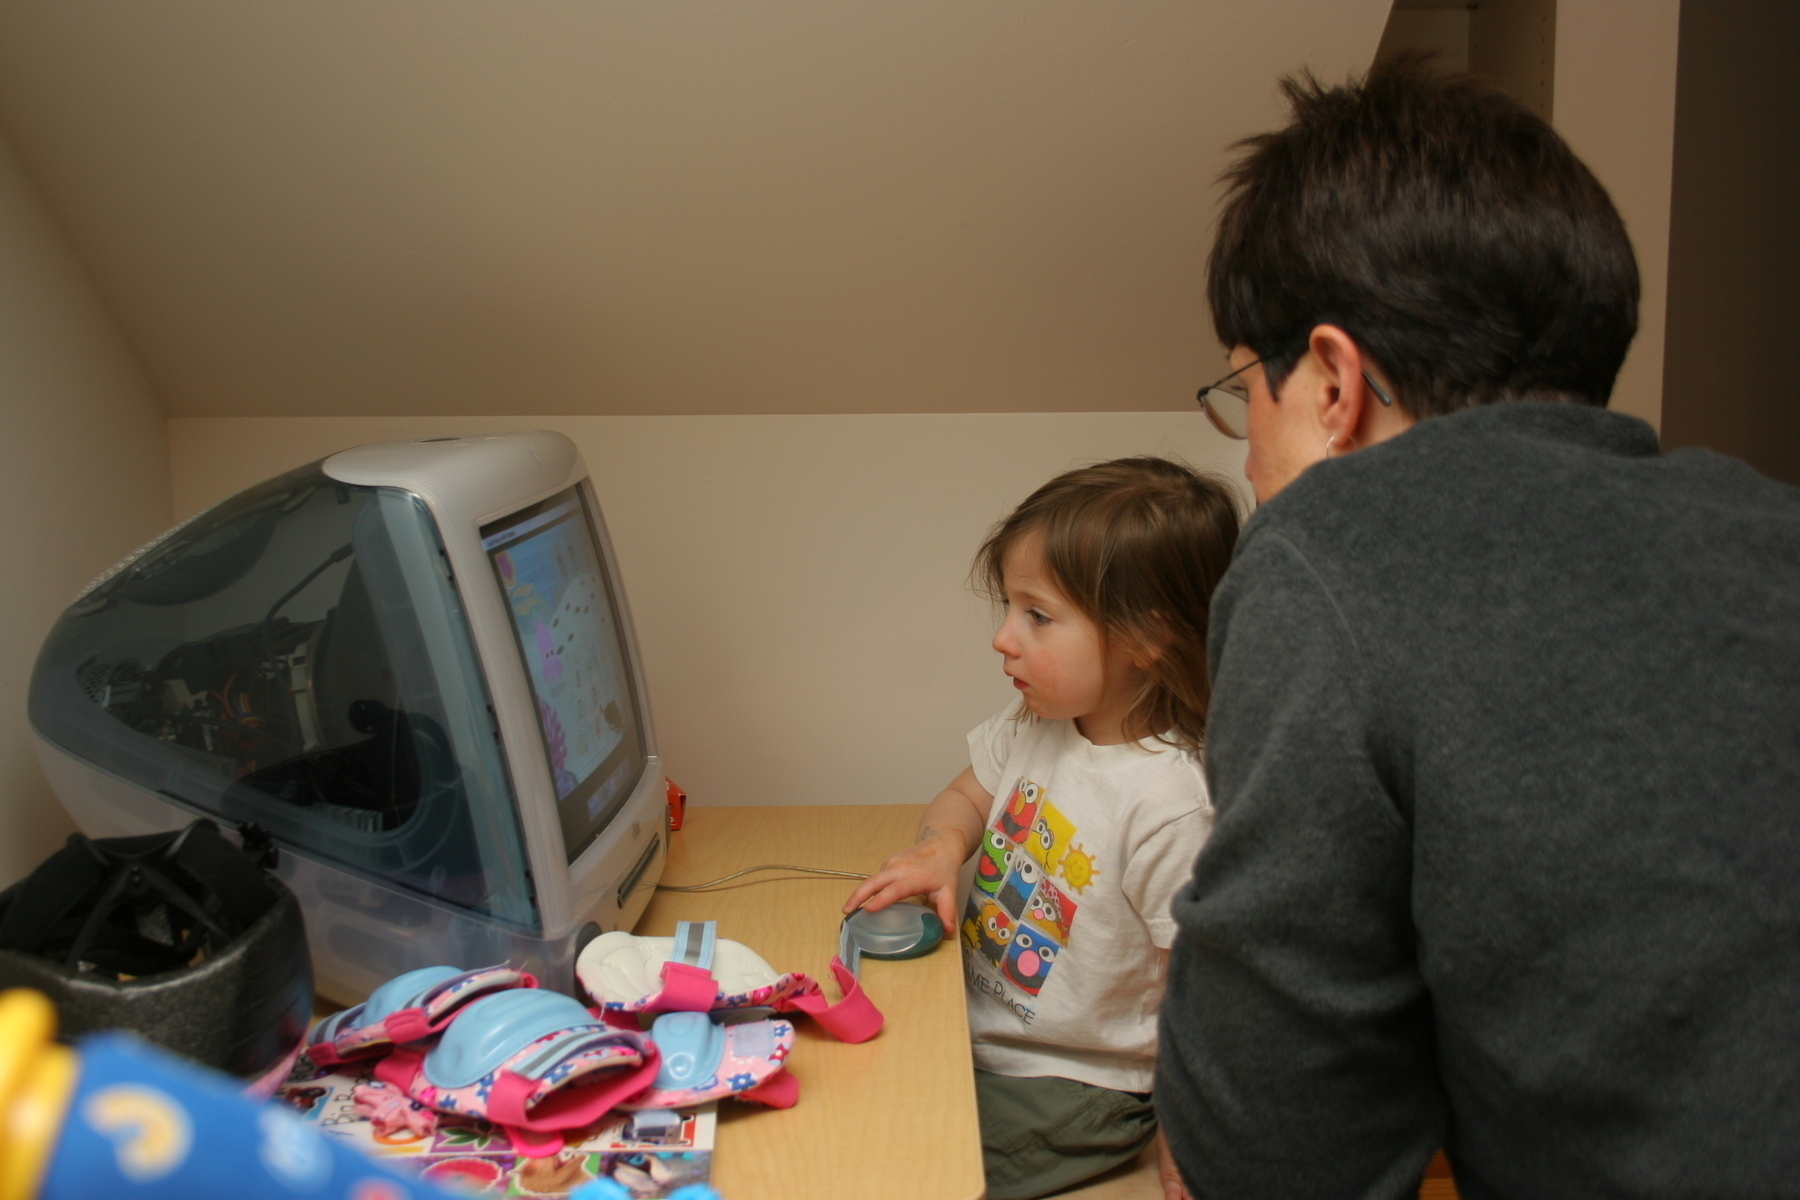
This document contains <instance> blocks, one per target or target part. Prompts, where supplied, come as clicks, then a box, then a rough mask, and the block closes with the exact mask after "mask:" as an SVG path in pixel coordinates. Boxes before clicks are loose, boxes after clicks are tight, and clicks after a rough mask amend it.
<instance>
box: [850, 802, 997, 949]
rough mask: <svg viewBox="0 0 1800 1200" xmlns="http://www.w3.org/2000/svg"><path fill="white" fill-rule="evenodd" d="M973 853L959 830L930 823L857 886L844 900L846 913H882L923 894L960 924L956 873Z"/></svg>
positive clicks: (951, 924)
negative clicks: (957, 917) (891, 905)
mask: <svg viewBox="0 0 1800 1200" xmlns="http://www.w3.org/2000/svg"><path fill="white" fill-rule="evenodd" d="M968 856H969V854H968V846H967V845H966V844H965V842H964V835H963V833H962V832H961V831H960V830H956V829H939V828H935V827H933V826H926V827H925V828H924V829H921V830H920V831H919V840H918V841H916V842H914V843H913V844H912V845H910V846H908V847H906V848H905V849H903V850H896V851H895V852H894V853H892V854H890V855H888V856H887V859H886V861H884V862H883V863H882V864H881V867H880V869H878V870H877V871H876V872H875V873H874V874H873V875H871V876H869V877H868V878H867V879H865V880H863V881H862V882H861V883H860V884H858V885H857V887H856V890H855V891H853V892H851V893H850V899H848V900H846V901H845V902H844V911H845V912H846V913H851V912H855V911H856V910H857V909H858V908H866V909H868V910H869V911H870V912H880V911H881V910H882V909H884V908H886V907H887V906H888V905H890V904H893V903H894V902H895V901H898V900H905V899H906V898H908V897H909V896H923V897H925V899H926V900H927V901H928V902H929V903H930V905H931V907H932V909H933V910H934V911H936V913H937V915H938V917H939V919H941V920H942V921H943V922H944V928H945V929H954V928H955V927H956V876H957V871H958V869H959V868H960V867H961V866H962V863H963V860H964V859H965V858H967V857H968Z"/></svg>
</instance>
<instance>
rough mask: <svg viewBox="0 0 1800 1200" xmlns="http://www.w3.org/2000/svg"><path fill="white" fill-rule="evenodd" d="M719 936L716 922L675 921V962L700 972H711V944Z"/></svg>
mask: <svg viewBox="0 0 1800 1200" xmlns="http://www.w3.org/2000/svg"><path fill="white" fill-rule="evenodd" d="M718 935H719V923H718V922H717V921H677V922H676V923H675V961H677V962H684V963H686V964H687V965H688V966H690V967H699V968H700V969H701V970H702V971H710V970H712V964H713V943H714V942H715V941H717V939H718Z"/></svg>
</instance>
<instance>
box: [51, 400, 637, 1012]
mask: <svg viewBox="0 0 1800 1200" xmlns="http://www.w3.org/2000/svg"><path fill="white" fill-rule="evenodd" d="M30 715H31V723H32V727H33V730H34V733H35V735H36V738H37V744H38V749H39V759H40V761H41V762H42V764H43V767H44V771H45V773H46V775H47V776H48V777H49V779H50V782H51V785H52V787H53V788H54V789H55V791H56V793H57V795H58V797H59V798H60V799H61V801H62V803H63V805H64V806H65V807H66V808H67V809H68V810H69V812H70V814H71V815H72V816H73V817H74V818H75V820H76V822H77V824H79V825H80V826H81V828H82V829H83V830H84V831H85V832H87V833H88V834H90V835H92V836H111V835H118V834H135V833H144V832H149V831H152V830H160V829H171V828H176V827H178V826H181V825H183V824H186V823H187V822H188V821H190V820H192V819H193V817H194V816H196V815H203V816H210V817H213V818H215V819H217V820H218V821H219V823H220V824H221V825H222V826H224V827H226V828H228V829H236V828H239V827H241V826H243V825H245V824H247V823H252V822H253V823H255V824H256V825H259V826H261V827H262V828H263V829H264V830H266V831H267V832H268V833H269V834H270V835H271V836H272V838H273V840H274V842H275V844H276V846H277V848H278V851H279V864H278V867H277V873H278V874H279V875H280V876H281V877H282V878H283V879H284V880H285V881H286V882H287V883H288V885H289V886H290V887H292V888H293V889H294V891H295V892H296V893H297V894H298V895H299V896H300V898H301V902H302V905H303V907H304V909H305V913H306V921H307V932H308V940H309V942H310V944H311V947H312V953H313V960H314V971H315V975H316V977H317V985H318V988H319V990H320V992H321V993H322V994H324V995H326V996H328V997H330V998H332V999H334V1000H338V1001H340V1002H345V1003H349V1002H354V1001H356V1000H358V999H360V998H361V997H362V996H364V995H366V994H367V993H368V992H369V991H370V990H371V989H372V988H374V987H375V986H377V985H378V984H380V983H382V982H383V981H385V980H387V979H389V978H391V977H393V976H394V975H397V974H399V973H401V972H402V971H406V970H410V969H412V968H415V967H421V966H432V965H437V964H441V963H444V964H452V965H458V966H479V965H483V964H487V963H495V962H501V961H506V960H510V961H512V962H514V963H519V964H522V965H525V966H527V967H529V969H531V970H532V971H533V972H535V973H537V974H538V975H539V977H540V978H541V979H542V980H543V982H544V984H545V985H546V986H550V987H555V988H558V989H560V990H564V991H569V990H572V987H573V962H574V956H575V955H576V954H577V953H578V952H579V951H580V948H581V946H582V945H585V943H586V941H587V940H588V939H590V938H592V937H594V936H597V935H598V934H599V933H602V932H605V931H608V930H612V929H629V928H630V927H631V925H632V924H633V923H634V922H635V921H636V920H637V918H638V916H639V915H640V914H641V913H642V911H643V909H644V906H645V904H646V903H648V900H649V897H650V894H651V892H652V890H653V889H654V885H655V883H656V880H657V879H658V878H659V876H660V874H661V871H662V864H663V859H664V856H665V854H666V833H665V828H666V801H665V781H664V778H663V774H662V769H661V764H660V761H659V760H658V758H657V756H656V743H655V735H654V730H653V728H652V725H651V720H650V708H649V704H648V702H647V699H646V695H645V688H644V675H643V669H642V664H641V662H640V660H639V656H638V649H637V639H636V637H635V635H634V633H633V630H632V625H631V616H630V611H629V608H628V606H627V604H626V599H625V592H624V588H623V586H622V583H621V581H620V576H619V571H618V566H617V562H616V559H615V557H614V555H613V549H612V545H611V542H610V540H609V539H608V537H607V535H606V528H605V525H604V523H603V521H602V520H601V516H600V510H599V506H598V504H597V503H596V502H595V499H594V493H593V487H592V484H591V482H590V480H589V479H588V476H587V470H586V468H585V466H584V465H583V463H582V461H581V456H580V453H579V452H578V451H577V450H576V448H575V446H574V444H573V443H572V442H570V441H569V440H568V439H567V438H565V437H563V436H562V435H560V434H555V433H545V432H533V433H513V434H501V435H495V436H490V437H472V438H447V439H427V440H423V441H412V442H389V443H382V444H378V445H370V446H361V447H358V448H356V449H353V450H346V451H344V452H342V453H339V454H334V455H332V456H330V457H329V458H326V459H323V460H321V461H319V462H317V463H313V464H310V465H309V466H306V467H301V468H299V469H297V470H295V471H291V472H289V473H288V474H286V475H283V476H281V477H279V478H277V479H273V480H270V481H268V482H267V483H264V484H261V485H259V486H258V487H255V488H251V489H249V490H247V491H245V492H241V493H239V494H238V495H236V496H234V497H232V498H231V499H229V500H226V501H224V502H222V503H221V504H219V505H216V506H214V507H213V508H211V509H209V510H207V511H206V512H204V513H202V514H200V515H199V516H198V517H195V518H194V519H192V520H190V521H188V522H186V523H185V524H183V525H179V526H177V527H175V528H174V529H172V530H170V531H169V532H168V533H166V534H164V535H163V536H162V537H161V538H159V539H157V540H156V541H155V542H152V543H151V544H150V545H149V546H147V547H145V548H144V549H143V550H140V551H138V552H137V553H136V554H134V555H132V556H131V557H130V558H127V559H126V560H125V561H124V562H122V563H120V564H119V565H118V566H116V567H114V568H113V569H112V570H111V571H109V572H108V573H107V574H106V575H104V576H102V577H101V578H100V579H99V580H97V581H96V582H95V583H94V584H92V585H90V586H89V588H88V589H87V590H86V591H85V592H84V593H83V594H82V595H81V597H79V598H78V599H77V600H76V601H75V603H74V604H73V605H71V606H70V607H69V608H68V610H67V611H65V613H64V614H63V616H62V618H61V620H59V621H58V623H57V625H56V626H55V627H54V629H53V630H52V631H51V633H50V636H49V637H48V639H47V640H46V642H45V644H44V648H43V650H42V652H41V654H40V655H39V659H38V664H37V669H36V672H35V674H34V676H33V679H32V685H31V696H30Z"/></svg>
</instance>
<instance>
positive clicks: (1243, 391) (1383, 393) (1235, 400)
mask: <svg viewBox="0 0 1800 1200" xmlns="http://www.w3.org/2000/svg"><path fill="white" fill-rule="evenodd" d="M1262 361H1263V360H1262V359H1260V358H1259V359H1257V360H1256V361H1255V362H1253V363H1245V364H1244V365H1243V366H1241V367H1239V368H1238V369H1237V370H1235V371H1233V372H1232V373H1231V374H1229V375H1227V376H1226V377H1225V378H1223V379H1221V380H1219V382H1217V383H1215V384H1211V385H1210V386H1207V387H1203V388H1201V389H1200V393H1199V395H1197V396H1195V397H1194V399H1196V400H1198V401H1199V402H1200V409H1201V411H1202V412H1204V413H1205V414H1206V417H1207V419H1208V420H1209V421H1211V422H1212V423H1213V428H1214V429H1217V430H1218V431H1219V432H1220V433H1222V434H1224V435H1225V436H1226V437H1228V438H1235V439H1236V440H1237V441H1240V442H1241V441H1243V440H1244V439H1245V438H1247V437H1249V436H1250V385H1249V384H1248V383H1246V382H1244V377H1243V376H1244V372H1245V371H1248V370H1249V369H1250V368H1251V367H1254V366H1258V365H1260V364H1261V363H1262ZM1362 377H1363V382H1365V383H1367V384H1368V385H1369V390H1370V391H1372V392H1374V393H1375V398H1376V399H1377V400H1379V401H1381V403H1382V405H1383V406H1384V407H1387V408H1392V407H1393V406H1394V398H1393V397H1392V396H1390V395H1388V394H1387V390H1386V389H1385V388H1383V387H1382V386H1381V385H1380V384H1379V383H1376V382H1375V377H1374V376H1373V375H1371V374H1369V372H1368V371H1366V370H1365V371H1364V372H1363V373H1362Z"/></svg>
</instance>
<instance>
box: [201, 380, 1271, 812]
mask: <svg viewBox="0 0 1800 1200" xmlns="http://www.w3.org/2000/svg"><path fill="white" fill-rule="evenodd" d="M534 427H535V428H548V429H557V430H560V431H562V432H563V433H566V434H568V435H569V436H570V437H571V438H573V439H574V440H575V441H576V443H577V444H578V445H579V446H580V447H581V450H582V454H583V455H584V456H585V457H586V459H587V463H588V467H589V469H590V470H592V472H593V474H594V479H595V486H596V489H597V491H598V493H599V496H600V502H601V506H602V508H603V509H604V510H605V513H606V518H607V522H608V524H609V526H610V528H611V531H612V535H613V539H614V541H615V543H616V545H617V548H618V553H619V559H620V566H621V569H622V570H623V572H624V574H625V579H626V587H627V589H628V592H629V595H630V597H631V605H632V610H633V615H634V617H635V620H636V623H637V628H638V635H639V641H640V643H641V645H642V648H643V653H644V658H645V663H646V667H647V670H648V673H649V679H650V689H651V699H652V703H653V704H654V706H655V712H656V723H657V736H658V739H659V741H660V743H661V749H662V752H663V755H664V758H665V760H666V762H667V765H668V770H669V773H670V774H671V775H672V776H673V777H674V778H675V779H676V780H677V781H679V782H680V783H681V784H682V786H683V787H685V788H687V789H688V791H689V793H690V794H691V795H692V797H693V802H694V803H696V804H894V803H906V802H920V803H922V802H923V801H925V800H927V799H929V798H930V797H931V795H932V794H933V793H934V792H935V791H936V790H937V789H938V788H940V787H942V786H943V785H944V784H945V783H947V782H948V781H949V779H950V777H951V776H953V775H954V774H956V772H957V771H959V770H961V769H962V768H963V767H964V766H967V765H968V751H967V747H966V745H965V744H964V742H963V734H964V733H965V732H966V731H967V730H968V729H969V728H970V727H971V726H973V725H974V724H975V723H976V722H977V721H979V720H980V719H982V718H983V717H985V716H987V715H988V714H989V713H991V712H993V711H995V710H996V709H998V708H999V707H1000V706H1001V705H1003V704H1005V703H1007V702H1008V700H1009V699H1010V698H1011V697H1012V696H1013V695H1014V693H1013V692H1012V691H1011V690H1010V688H1008V687H1007V686H1006V681H1005V679H1004V677H1003V676H1002V675H1001V674H1000V669H999V660H998V657H997V656H996V655H995V654H994V653H993V652H992V651H991V650H990V649H988V646H987V641H988V638H989V637H990V636H991V633H992V625H991V617H990V614H989V611H988V609H987V607H986V605H985V603H984V602H982V601H980V600H978V599H977V598H975V597H974V596H973V595H971V594H970V592H969V591H968V589H967V588H966V587H965V586H964V578H965V573H966V572H967V570H968V566H969V558H970V555H971V554H972V553H973V552H974V549H975V547H976V545H977V543H978V542H979V541H980V539H981V536H982V535H983V534H984V533H985V532H986V530H987V528H988V526H989V525H990V524H991V523H992V522H993V521H994V520H995V519H997V518H998V517H1000V516H1002V515H1004V514H1005V512H1007V511H1008V510H1009V509H1010V508H1011V507H1012V506H1013V505H1014V504H1016V503H1017V502H1018V501H1020V500H1022V499H1024V497H1025V496H1026V494H1027V493H1029V492H1030V491H1031V490H1032V489H1033V488H1035V487H1036V486H1037V485H1038V484H1040V483H1042V482H1044V481H1045V480H1046V479H1048V478H1049V477H1050V476H1052V475H1053V474H1055V473H1056V472H1058V471H1061V470H1063V469H1065V468H1066V467H1068V466H1070V465H1073V464H1075V463H1078V462H1087V461H1094V460H1097V459H1102V458H1110V457H1115V456H1118V455H1124V454H1134V453H1166V454H1178V455H1181V456H1184V457H1186V458H1187V459H1188V460H1189V461H1191V462H1193V463H1195V464H1196V465H1200V466H1205V467H1209V468H1211V469H1213V470H1215V471H1217V472H1218V473H1219V474H1221V475H1224V476H1226V477H1228V478H1229V479H1231V480H1232V481H1233V482H1234V483H1235V484H1236V485H1237V486H1239V487H1240V488H1241V487H1242V486H1243V484H1242V474H1241V472H1242V463H1243V453H1242V447H1243V443H1241V442H1228V441H1226V440H1225V439H1224V438H1222V437H1220V436H1219V435H1218V434H1216V433H1214V432H1213V431H1212V429H1211V427H1210V426H1209V425H1208V424H1207V423H1206V420H1205V418H1204V417H1202V416H1201V415H1200V414H1199V413H1198V412H1197V411H1194V412H1187V413H1082V414H1075V413H1036V414H1027V413H989V414H964V415H950V414H935V415H933V414H916V415H889V416H877V415H837V416H757V417H539V418H531V417H513V418H499V417H479V418H478V417H463V418H440V419H428V418H366V419H359V418H314V419H307V418H178V419H175V420H172V421H171V422H170V449H171V454H172V459H173V463H174V472H175V481H176V484H175V508H176V510H177V512H178V513H180V514H181V515H184V516H185V515H186V514H187V513H189V512H191V511H194V510H196V509H198V508H200V507H202V506H204V505H206V504H208V503H211V502H213V501H215V500H218V499H220V498H222V497H224V496H225V495H227V494H229V493H230V492H232V491H234V490H236V489H237V488H239V487H243V486H246V485H248V484H251V483H255V482H257V481H259V480H261V479H263V478H265V477H267V476H269V475H272V474H274V473H276V472H278V471H281V470H284V469H286V468H288V467H292V466H296V465H298V464H300V463H303V462H306V461H308V460H310V459H313V458H318V457H321V456H323V455H325V454H329V453H331V452H332V451H334V450H339V449H342V448H344V447H346V446H351V445H356V444H360V443H363V442H368V441H379V440H384V439H389V438H398V437H429V436H443V435H451V434H467V433H477V432H489V431H495V430H502V429H519V428H534Z"/></svg>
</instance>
